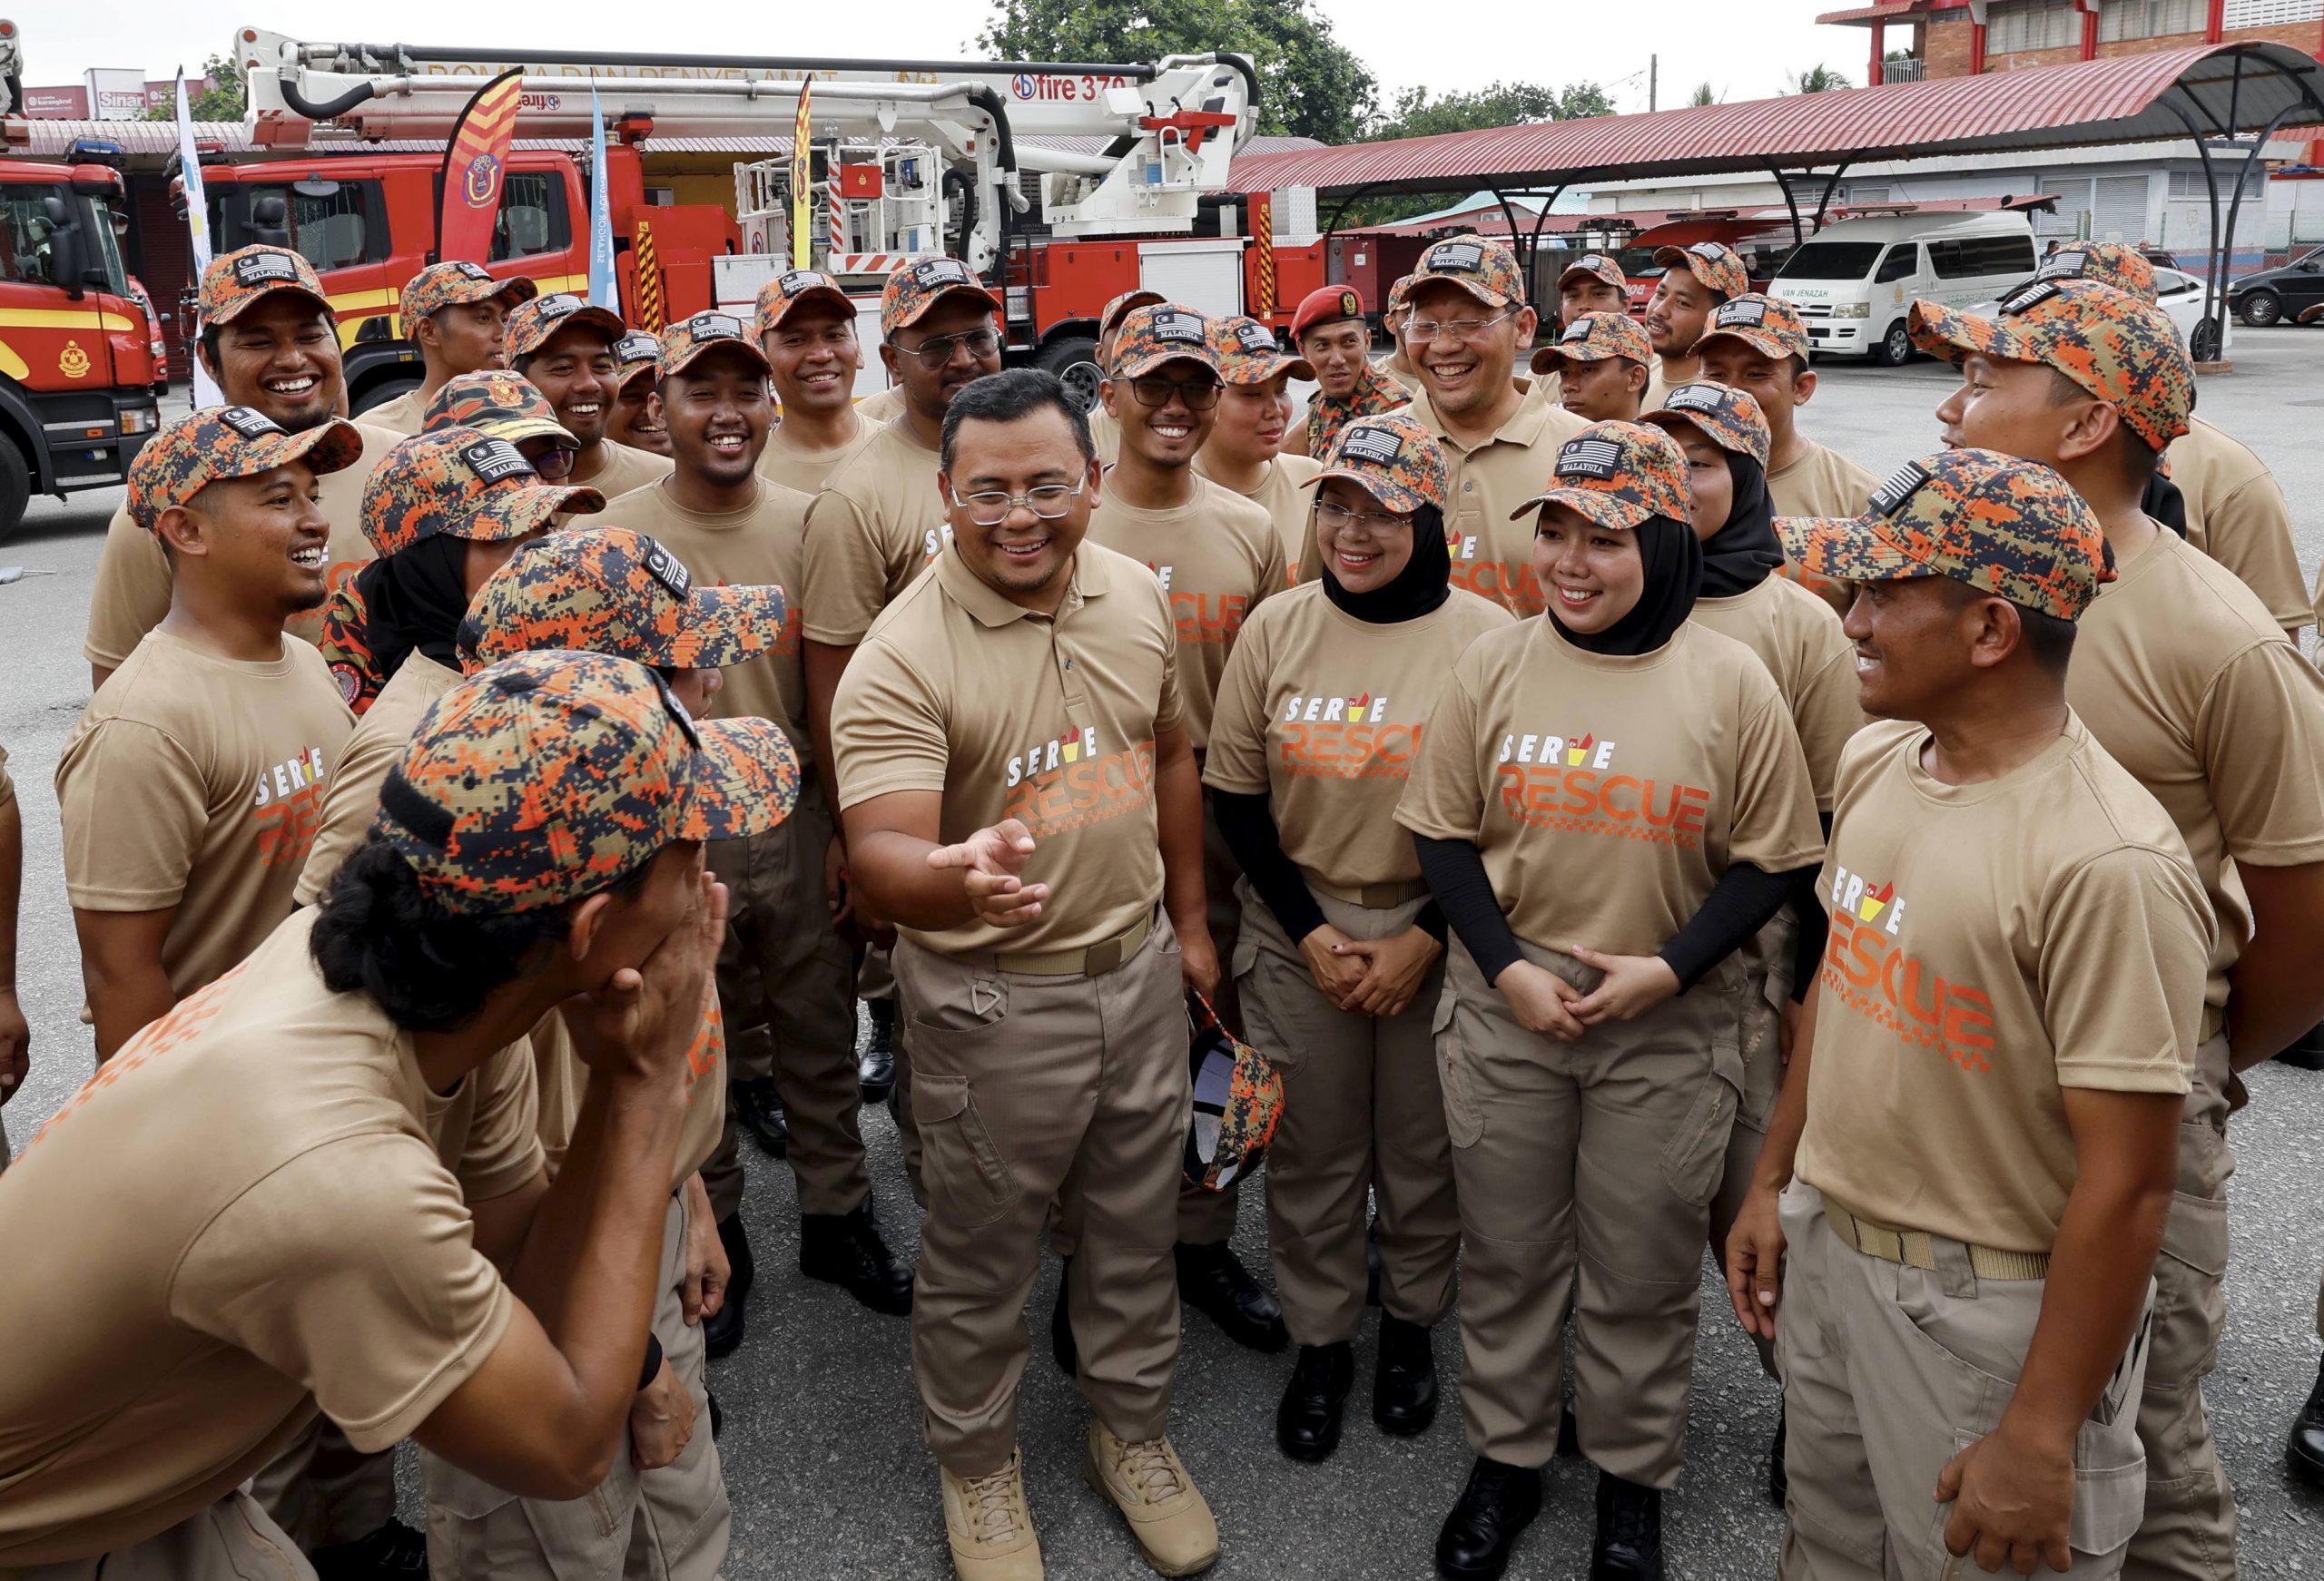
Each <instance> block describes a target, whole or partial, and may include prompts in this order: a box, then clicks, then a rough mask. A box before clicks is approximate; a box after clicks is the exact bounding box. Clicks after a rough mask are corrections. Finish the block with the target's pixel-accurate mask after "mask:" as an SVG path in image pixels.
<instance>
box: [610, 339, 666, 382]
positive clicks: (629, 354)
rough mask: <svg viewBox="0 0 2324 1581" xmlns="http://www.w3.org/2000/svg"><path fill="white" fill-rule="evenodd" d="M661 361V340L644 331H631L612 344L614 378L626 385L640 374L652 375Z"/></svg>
mask: <svg viewBox="0 0 2324 1581" xmlns="http://www.w3.org/2000/svg"><path fill="white" fill-rule="evenodd" d="M661 361H662V338H661V337H660V336H659V335H656V334H654V333H652V332H651V331H650V330H645V329H632V330H631V331H630V332H629V333H628V334H626V335H625V336H623V337H622V338H621V339H618V340H616V341H615V342H614V366H615V378H619V379H620V380H621V381H622V383H624V384H627V383H628V382H629V381H630V380H631V379H633V378H636V377H637V376H638V375H639V374H641V373H653V372H655V371H656V370H657V369H658V368H659V367H660V364H661Z"/></svg>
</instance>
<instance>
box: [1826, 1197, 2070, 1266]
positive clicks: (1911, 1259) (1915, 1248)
mask: <svg viewBox="0 0 2324 1581" xmlns="http://www.w3.org/2000/svg"><path fill="white" fill-rule="evenodd" d="M1824 1222H1825V1223H1827V1224H1829V1225H1831V1226H1832V1233H1834V1234H1835V1235H1837V1236H1838V1237H1839V1238H1840V1239H1841V1240H1843V1241H1845V1242H1847V1243H1848V1244H1849V1245H1851V1246H1853V1247H1855V1248H1856V1250H1857V1251H1858V1252H1863V1253H1864V1254H1865V1255H1866V1257H1877V1258H1879V1259H1880V1260H1881V1261H1882V1262H1900V1263H1902V1264H1904V1265H1905V1267H1906V1268H1925V1269H1927V1270H1928V1271H1929V1272H1931V1273H1935V1272H1937V1266H1936V1242H1938V1241H1939V1240H1940V1239H1942V1238H1943V1237H1939V1236H1934V1235H1931V1234H1929V1233H1928V1232H1926V1231H1924V1230H1891V1229H1890V1228H1888V1226H1886V1224H1876V1223H1873V1222H1872V1221H1871V1220H1869V1219H1859V1218H1857V1217H1856V1215H1855V1214H1854V1213H1849V1212H1848V1211H1847V1210H1846V1208H1844V1207H1842V1206H1840V1205H1839V1203H1836V1202H1834V1201H1833V1200H1832V1199H1831V1198H1830V1197H1829V1196H1828V1195H1827V1196H1826V1197H1825V1199H1824ZM1967 1250H1968V1252H1969V1272H1972V1273H1974V1274H1975V1275H1976V1276H1977V1277H1978V1278H1979V1279H2047V1278H2048V1277H2049V1276H2050V1254H2049V1253H2048V1252H2004V1251H2003V1250H2001V1249H2000V1248H1999V1247H1997V1246H1970V1247H1968V1248H1967Z"/></svg>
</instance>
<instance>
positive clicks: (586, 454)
mask: <svg viewBox="0 0 2324 1581" xmlns="http://www.w3.org/2000/svg"><path fill="white" fill-rule="evenodd" d="M673 466H675V463H674V462H673V461H672V460H671V459H670V458H669V457H667V456H656V455H655V454H654V452H653V451H651V450H640V449H638V448H636V447H635V446H631V445H625V444H623V443H622V442H621V441H620V440H618V439H600V440H598V441H597V444H596V448H595V449H592V450H584V451H582V452H581V454H580V455H579V456H577V457H575V458H574V462H573V478H572V481H573V482H575V483H586V484H587V485H588V486H590V487H591V488H594V489H596V491H597V492H598V493H599V494H602V495H604V496H606V499H607V500H615V499H618V498H620V497H621V496H623V495H625V494H629V493H632V492H634V491H635V490H637V489H641V488H644V487H645V486H646V485H648V484H653V483H659V482H661V481H662V480H663V479H664V478H665V477H667V476H670V470H671V468H672V467H673ZM605 519H606V521H609V522H613V523H615V525H620V526H627V525H629V524H628V523H627V522H625V521H622V520H621V519H620V518H619V517H618V516H606V518H605Z"/></svg>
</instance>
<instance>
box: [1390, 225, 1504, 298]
mask: <svg viewBox="0 0 2324 1581" xmlns="http://www.w3.org/2000/svg"><path fill="white" fill-rule="evenodd" d="M1407 278H1408V279H1409V280H1411V282H1412V283H1411V285H1410V286H1409V287H1407V288H1406V290H1405V292H1404V294H1405V295H1406V296H1408V297H1409V296H1410V295H1411V294H1412V293H1413V291H1416V290H1420V288H1421V287H1423V286H1424V285H1426V284H1428V283H1429V281H1431V280H1450V281H1452V283H1453V284H1454V285H1456V286H1459V287H1460V288H1461V289H1462V290H1464V291H1466V292H1468V293H1469V294H1470V295H1471V296H1472V297H1474V298H1476V299H1477V300H1479V301H1481V302H1482V303H1483V304H1484V305H1485V306H1486V307H1488V308H1511V307H1519V308H1521V307H1523V306H1524V305H1525V271H1524V270H1521V269H1519V268H1518V267H1517V255H1516V254H1515V253H1513V252H1512V251H1510V250H1509V247H1508V245H1507V244H1506V243H1505V242H1500V241H1492V240H1491V239H1489V238H1487V237H1483V236H1479V235H1477V234H1476V233H1474V232H1473V231H1472V232H1471V233H1469V234H1468V235H1465V236H1452V237H1447V238H1446V239H1445V240H1443V241H1440V242H1438V243H1436V244H1435V245H1434V246H1433V247H1431V248H1430V249H1429V250H1427V251H1425V252H1423V253H1422V254H1421V255H1420V262H1419V263H1418V264H1416V265H1414V266H1413V272H1412V273H1411V275H1410V276H1408V277H1407Z"/></svg>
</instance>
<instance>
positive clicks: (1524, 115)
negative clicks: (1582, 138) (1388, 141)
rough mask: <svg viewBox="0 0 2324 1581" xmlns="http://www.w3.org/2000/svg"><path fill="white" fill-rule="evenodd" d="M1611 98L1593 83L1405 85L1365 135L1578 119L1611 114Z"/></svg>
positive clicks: (1417, 133)
mask: <svg viewBox="0 0 2324 1581" xmlns="http://www.w3.org/2000/svg"><path fill="white" fill-rule="evenodd" d="M1612 113H1614V102H1613V100H1611V99H1610V98H1609V97H1607V95H1606V90H1605V89H1603V88H1601V87H1600V86H1599V85H1598V84H1597V83H1567V84H1566V85H1565V86H1564V87H1562V88H1552V87H1551V86H1550V85H1549V84H1548V83H1493V84H1492V85H1491V86H1490V87H1485V88H1479V89H1477V90H1476V91H1475V92H1473V93H1447V94H1445V95H1444V96H1443V98H1441V99H1437V98H1431V97H1430V96H1429V92H1428V90H1427V89H1426V88H1407V89H1405V90H1404V91H1403V93H1399V94H1397V95H1396V103H1395V105H1394V107H1393V108H1392V109H1391V110H1390V111H1389V112H1388V113H1386V114H1384V115H1383V116H1382V117H1380V119H1379V120H1377V121H1376V122H1374V123H1373V125H1372V128H1371V130H1370V131H1369V133H1366V135H1367V136H1369V137H1374V138H1389V137H1433V136H1434V135H1436V134H1437V133H1442V132H1475V131H1478V130H1480V129H1481V128H1483V127H1488V126H1515V125H1518V124H1520V123H1523V122H1528V121H1579V120H1581V119H1583V118H1585V117H1587V116H1591V115H1611V114H1612Z"/></svg>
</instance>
